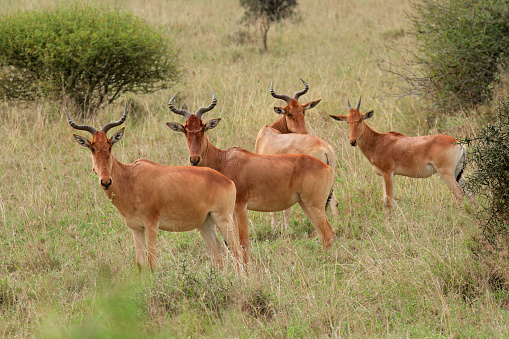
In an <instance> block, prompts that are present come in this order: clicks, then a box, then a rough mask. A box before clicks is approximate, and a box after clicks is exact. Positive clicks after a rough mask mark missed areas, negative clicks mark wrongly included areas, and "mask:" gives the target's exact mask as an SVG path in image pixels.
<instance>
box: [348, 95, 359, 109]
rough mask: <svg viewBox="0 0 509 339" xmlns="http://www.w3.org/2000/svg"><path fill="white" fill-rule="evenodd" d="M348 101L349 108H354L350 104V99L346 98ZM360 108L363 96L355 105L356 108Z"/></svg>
mask: <svg viewBox="0 0 509 339" xmlns="http://www.w3.org/2000/svg"><path fill="white" fill-rule="evenodd" d="M346 102H347V104H348V109H352V106H350V100H349V99H348V98H347V99H346ZM359 108H361V97H359V102H358V103H357V107H355V109H359Z"/></svg>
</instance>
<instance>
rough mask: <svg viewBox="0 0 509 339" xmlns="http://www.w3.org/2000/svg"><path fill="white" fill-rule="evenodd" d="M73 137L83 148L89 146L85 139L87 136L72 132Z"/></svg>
mask: <svg viewBox="0 0 509 339" xmlns="http://www.w3.org/2000/svg"><path fill="white" fill-rule="evenodd" d="M73 136H74V139H76V141H77V142H78V144H80V145H81V146H83V147H85V148H90V141H88V140H87V138H85V137H82V136H81V135H77V134H73Z"/></svg>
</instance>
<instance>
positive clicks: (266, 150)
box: [254, 78, 339, 227]
mask: <svg viewBox="0 0 509 339" xmlns="http://www.w3.org/2000/svg"><path fill="white" fill-rule="evenodd" d="M300 80H301V81H302V83H303V84H304V89H303V90H301V91H299V92H296V93H295V94H294V96H293V98H291V97H290V96H288V95H284V94H276V93H275V92H274V88H273V86H272V83H271V84H270V93H271V95H272V96H273V97H274V98H276V99H281V100H284V101H286V103H287V104H288V105H287V106H286V107H274V111H275V112H276V113H277V114H279V115H281V117H280V118H279V119H278V120H277V121H275V122H274V123H273V124H272V125H270V126H268V125H267V126H265V127H263V128H262V129H260V131H259V132H258V135H257V136H256V143H255V151H254V152H255V153H257V154H265V155H268V154H308V155H311V156H314V157H315V158H317V159H319V160H321V161H323V162H324V163H326V164H327V165H330V166H331V167H332V169H333V170H335V168H336V155H335V152H334V149H333V148H332V147H331V146H330V145H329V144H328V143H327V142H325V141H324V140H322V139H320V138H318V137H316V136H314V135H311V134H308V131H307V129H306V121H305V113H306V111H307V110H310V109H311V108H313V107H316V105H318V103H319V102H320V100H315V101H311V102H308V103H307V104H304V105H301V104H300V103H299V101H298V100H299V98H300V97H301V96H302V95H304V94H305V93H307V91H308V90H309V86H308V84H307V83H306V82H305V81H304V80H303V79H302V78H301V79H300ZM329 204H330V206H331V211H332V214H333V215H334V216H335V217H338V216H339V209H338V201H337V199H336V196H335V195H334V192H333V189H332V190H331V192H330V194H329V199H328V200H327V204H326V205H329ZM283 216H284V224H285V227H289V220H290V210H285V211H283ZM271 222H272V224H273V225H274V224H275V213H273V212H272V213H271Z"/></svg>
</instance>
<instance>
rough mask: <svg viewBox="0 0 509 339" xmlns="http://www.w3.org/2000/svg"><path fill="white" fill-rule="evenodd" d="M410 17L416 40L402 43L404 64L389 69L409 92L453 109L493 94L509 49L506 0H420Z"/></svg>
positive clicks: (508, 4)
mask: <svg viewBox="0 0 509 339" xmlns="http://www.w3.org/2000/svg"><path fill="white" fill-rule="evenodd" d="M410 20H411V27H412V28H411V30H410V32H409V33H408V34H409V35H410V36H411V37H412V38H414V39H413V40H414V41H415V44H413V45H411V47H408V46H407V47H404V48H403V50H402V51H401V49H400V52H402V53H401V55H404V56H405V58H406V65H391V66H394V67H391V68H390V69H389V70H390V71H391V72H393V73H396V74H397V75H398V76H400V77H401V78H402V79H403V80H404V81H405V82H406V84H407V85H409V87H410V90H408V92H406V93H407V94H408V93H410V94H420V95H424V96H426V95H431V99H432V101H434V102H435V104H437V105H438V106H440V107H442V108H448V109H451V110H452V109H456V108H458V107H461V106H465V105H466V106H470V107H471V106H473V105H478V104H482V103H484V102H488V101H490V100H491V99H492V95H493V93H492V90H493V87H494V83H495V82H496V81H497V79H498V74H499V71H500V70H501V68H504V67H505V61H506V59H507V52H506V51H507V50H509V39H507V36H509V1H508V0H485V1H483V0H480V1H472V0H467V1H465V0H446V1H438V0H419V1H417V2H416V4H415V12H414V14H413V15H412V16H411V17H410ZM389 60H390V59H389Z"/></svg>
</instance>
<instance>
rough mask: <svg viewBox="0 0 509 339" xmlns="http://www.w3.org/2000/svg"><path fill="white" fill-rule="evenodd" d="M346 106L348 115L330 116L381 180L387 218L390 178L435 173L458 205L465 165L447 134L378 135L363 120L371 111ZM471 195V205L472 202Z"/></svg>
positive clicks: (459, 148) (461, 153)
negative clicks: (345, 129)
mask: <svg viewBox="0 0 509 339" xmlns="http://www.w3.org/2000/svg"><path fill="white" fill-rule="evenodd" d="M347 103H348V110H349V112H348V115H347V116H346V115H330V116H331V117H332V118H333V119H335V120H338V121H346V122H347V123H348V125H349V127H350V144H351V145H352V146H359V148H360V150H361V152H362V153H363V154H364V156H365V157H366V158H367V159H368V160H369V162H370V163H371V165H373V168H374V170H375V173H376V174H378V175H381V176H382V178H383V180H384V204H385V207H386V213H387V217H388V218H390V215H391V208H392V203H393V199H394V194H393V177H394V175H404V176H407V177H412V178H427V177H429V176H431V175H433V174H434V173H438V175H440V177H441V178H442V179H443V180H444V181H445V183H446V184H447V186H448V187H449V189H450V190H451V191H452V193H453V194H454V196H455V197H456V205H457V206H460V204H461V201H462V200H463V196H464V192H463V190H462V189H461V187H460V185H459V181H460V179H461V178H462V175H463V166H464V164H465V160H466V159H465V157H466V155H465V152H466V150H465V147H464V146H462V145H460V144H458V142H457V141H456V140H455V139H454V138H452V137H450V136H448V135H443V134H439V135H426V136H419V137H409V136H406V135H403V134H400V133H397V132H389V133H378V132H375V131H374V130H373V129H371V128H370V127H369V126H368V125H367V124H366V122H365V121H364V120H366V119H369V118H371V117H372V116H373V111H372V110H371V111H369V112H367V113H364V114H361V113H360V111H359V108H360V105H361V99H360V98H359V101H358V103H357V106H356V107H355V108H352V107H351V106H350V101H349V100H347ZM473 199H474V198H473V196H471V201H472V203H475V200H473Z"/></svg>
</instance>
